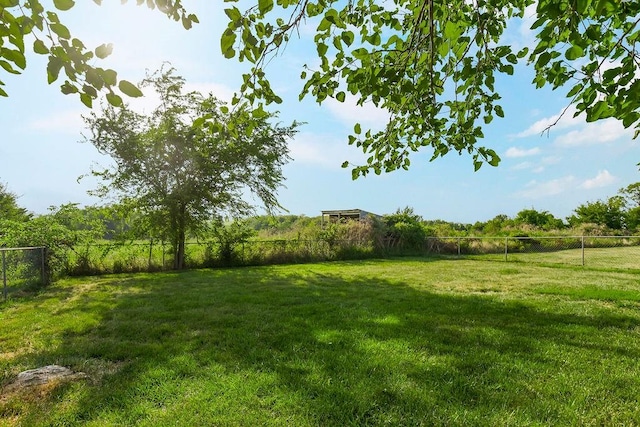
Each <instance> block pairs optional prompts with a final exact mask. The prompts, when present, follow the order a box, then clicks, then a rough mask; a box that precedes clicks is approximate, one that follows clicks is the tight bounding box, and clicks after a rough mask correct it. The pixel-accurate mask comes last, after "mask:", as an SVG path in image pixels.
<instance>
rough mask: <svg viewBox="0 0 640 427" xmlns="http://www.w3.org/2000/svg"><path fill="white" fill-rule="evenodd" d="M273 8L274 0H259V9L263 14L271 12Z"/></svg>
mask: <svg viewBox="0 0 640 427" xmlns="http://www.w3.org/2000/svg"><path fill="white" fill-rule="evenodd" d="M272 9H273V0H258V10H259V11H260V14H261V15H264V14H266V13H269V12H270V11H271V10H272Z"/></svg>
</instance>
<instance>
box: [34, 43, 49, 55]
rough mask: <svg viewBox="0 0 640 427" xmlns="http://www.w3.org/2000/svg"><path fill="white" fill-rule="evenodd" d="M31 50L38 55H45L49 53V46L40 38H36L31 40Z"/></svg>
mask: <svg viewBox="0 0 640 427" xmlns="http://www.w3.org/2000/svg"><path fill="white" fill-rule="evenodd" d="M33 51H34V52H35V53H37V54H40V55H46V54H48V53H49V48H48V47H47V46H46V45H45V44H44V42H43V41H42V40H36V41H34V42H33Z"/></svg>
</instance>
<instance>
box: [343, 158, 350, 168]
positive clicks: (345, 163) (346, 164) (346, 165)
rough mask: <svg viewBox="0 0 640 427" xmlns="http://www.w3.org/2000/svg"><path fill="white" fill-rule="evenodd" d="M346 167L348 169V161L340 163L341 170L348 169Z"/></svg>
mask: <svg viewBox="0 0 640 427" xmlns="http://www.w3.org/2000/svg"><path fill="white" fill-rule="evenodd" d="M348 167H349V161H348V160H345V161H344V162H342V168H343V169H345V168H348Z"/></svg>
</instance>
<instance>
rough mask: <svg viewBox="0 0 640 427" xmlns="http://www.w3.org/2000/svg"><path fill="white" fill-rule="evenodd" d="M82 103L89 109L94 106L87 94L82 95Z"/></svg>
mask: <svg viewBox="0 0 640 427" xmlns="http://www.w3.org/2000/svg"><path fill="white" fill-rule="evenodd" d="M80 101H82V103H83V104H84V105H86V106H87V107H89V108H91V106H92V105H93V99H92V98H91V97H90V96H89V95H87V94H86V93H80Z"/></svg>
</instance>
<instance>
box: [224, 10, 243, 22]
mask: <svg viewBox="0 0 640 427" xmlns="http://www.w3.org/2000/svg"><path fill="white" fill-rule="evenodd" d="M224 13H225V14H226V15H227V16H228V17H229V19H230V20H231V22H237V21H240V20H242V14H241V13H240V10H239V9H238V8H237V7H231V8H228V9H225V10H224Z"/></svg>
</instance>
